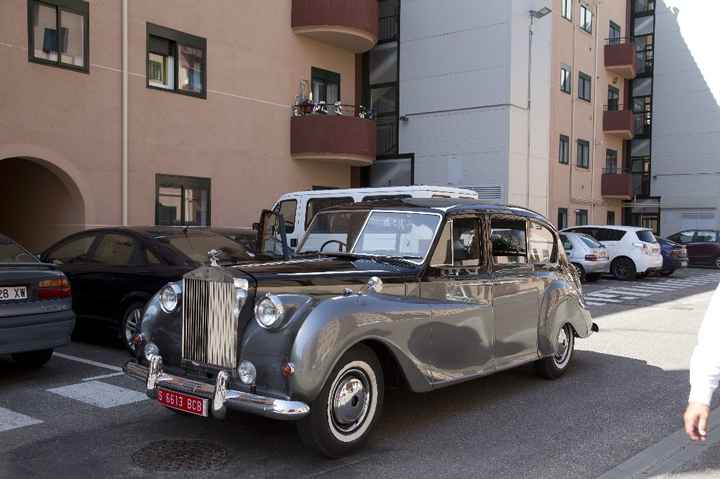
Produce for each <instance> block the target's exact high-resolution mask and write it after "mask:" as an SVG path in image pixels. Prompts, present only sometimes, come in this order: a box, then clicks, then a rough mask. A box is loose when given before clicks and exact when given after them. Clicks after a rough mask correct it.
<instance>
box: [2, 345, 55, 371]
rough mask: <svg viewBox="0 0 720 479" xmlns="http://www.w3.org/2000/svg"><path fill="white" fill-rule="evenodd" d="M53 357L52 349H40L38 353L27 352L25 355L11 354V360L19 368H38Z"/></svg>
mask: <svg viewBox="0 0 720 479" xmlns="http://www.w3.org/2000/svg"><path fill="white" fill-rule="evenodd" d="M52 355H53V350H52V349H41V350H40V351H28V352H25V353H13V354H12V355H11V356H12V358H13V360H14V361H15V362H16V363H18V364H19V365H21V366H26V367H29V368H39V367H41V366H44V365H45V363H47V362H48V361H50V358H51V357H52Z"/></svg>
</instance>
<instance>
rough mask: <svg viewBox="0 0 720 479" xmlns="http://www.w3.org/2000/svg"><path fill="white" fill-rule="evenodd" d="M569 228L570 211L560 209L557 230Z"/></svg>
mask: <svg viewBox="0 0 720 479" xmlns="http://www.w3.org/2000/svg"><path fill="white" fill-rule="evenodd" d="M567 227H568V210H567V208H558V217H557V228H558V229H559V230H562V229H565V228H567Z"/></svg>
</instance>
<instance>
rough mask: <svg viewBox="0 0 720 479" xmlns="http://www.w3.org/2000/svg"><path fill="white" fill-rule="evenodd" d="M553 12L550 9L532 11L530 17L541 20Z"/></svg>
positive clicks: (543, 8)
mask: <svg viewBox="0 0 720 479" xmlns="http://www.w3.org/2000/svg"><path fill="white" fill-rule="evenodd" d="M550 12H552V10H550V9H549V8H548V7H542V8H541V9H540V10H530V16H531V17H533V18H537V19H540V18H542V17H544V16H545V15H547V14H549V13H550Z"/></svg>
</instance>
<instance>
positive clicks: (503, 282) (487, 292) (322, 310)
mask: <svg viewBox="0 0 720 479" xmlns="http://www.w3.org/2000/svg"><path fill="white" fill-rule="evenodd" d="M264 218H266V219H265V220H264V221H262V222H261V224H260V231H259V235H260V238H259V241H258V245H259V248H261V249H263V250H265V249H278V248H280V249H282V248H283V247H284V245H282V240H281V239H278V238H279V237H282V231H281V230H282V228H283V225H284V222H283V220H282V218H273V217H272V215H265V216H264ZM278 244H280V246H278ZM212 255H213V258H214V260H215V261H214V262H213V263H214V264H213V265H211V266H208V267H202V268H199V269H196V270H194V271H192V272H190V273H188V274H186V275H185V277H184V279H183V280H182V282H178V283H171V284H169V285H167V286H166V287H165V288H164V289H162V290H161V291H160V292H159V293H158V294H157V295H156V296H155V297H154V298H153V299H152V301H151V302H150V303H149V305H148V306H147V308H146V311H145V314H144V317H143V320H142V324H141V333H140V335H139V336H138V337H137V338H136V340H137V343H138V346H139V347H138V353H137V354H138V358H137V360H136V361H131V362H129V363H128V364H127V365H126V368H125V370H126V373H127V374H128V375H129V376H131V377H133V378H136V379H139V380H141V381H143V382H144V383H145V384H146V387H147V394H148V395H149V396H150V397H152V398H156V399H157V400H158V401H159V402H160V403H161V404H162V405H164V406H166V407H170V408H173V409H176V410H180V411H183V412H185V413H190V414H196V415H199V416H212V417H216V418H223V417H224V416H225V414H226V412H227V411H228V410H233V411H242V412H248V413H252V414H259V415H262V416H267V417H270V418H275V419H286V420H295V421H297V425H298V430H299V432H300V436H301V437H302V439H303V441H304V442H305V443H306V444H308V445H309V446H312V447H314V448H316V449H317V450H319V451H320V452H321V453H323V454H325V455H327V456H330V457H337V456H341V455H343V454H347V453H348V452H350V451H352V450H353V449H355V448H357V447H358V446H359V445H360V444H361V443H362V442H363V441H364V440H365V439H366V438H367V436H368V434H369V433H370V431H371V429H372V428H373V425H374V424H375V422H376V421H377V419H378V417H379V415H380V410H381V407H382V403H383V394H384V391H385V388H386V387H387V386H388V385H394V384H398V385H407V386H408V387H409V388H410V389H411V390H412V391H415V392H424V391H430V390H433V389H436V388H440V387H444V386H448V385H451V384H455V383H458V382H461V381H467V380H470V379H475V378H478V377H481V376H486V375H488V374H492V373H495V372H497V371H501V370H504V369H508V368H511V367H515V366H518V365H520V364H525V363H530V362H534V363H535V364H536V367H537V371H538V373H539V374H540V375H541V376H543V377H546V378H549V379H554V378H557V377H559V376H560V375H562V374H563V373H564V372H565V371H566V370H567V369H568V367H569V365H570V363H571V360H572V357H573V347H574V344H575V338H576V337H580V338H584V337H587V336H589V335H590V334H591V332H592V331H594V330H597V328H596V327H595V325H594V324H593V323H592V321H591V318H590V314H589V313H588V311H587V309H586V308H585V304H584V302H583V297H582V292H581V289H580V288H581V287H580V284H579V281H578V278H577V276H576V274H575V272H574V269H573V268H572V266H571V265H570V264H569V263H568V261H567V259H566V257H565V253H564V250H563V248H562V244H561V243H560V242H559V238H558V233H557V231H556V230H555V229H554V228H553V227H552V226H551V225H550V223H549V222H548V221H547V220H546V219H545V218H543V217H542V216H541V215H539V214H537V213H534V212H532V211H529V210H526V209H522V208H515V207H508V206H493V205H487V204H482V203H480V202H478V201H476V200H462V199H398V200H383V201H376V202H366V203H356V204H353V205H346V206H337V207H334V208H330V209H326V210H323V211H321V212H320V213H318V214H317V215H316V216H315V218H314V220H313V221H312V223H311V225H310V226H309V228H308V231H307V233H306V235H305V236H304V238H303V239H302V241H301V243H300V245H299V247H298V249H297V252H296V254H295V255H294V257H293V258H291V259H288V260H286V261H278V262H271V263H264V264H243V265H232V264H223V263H222V254H221V252H216V251H213V252H212Z"/></svg>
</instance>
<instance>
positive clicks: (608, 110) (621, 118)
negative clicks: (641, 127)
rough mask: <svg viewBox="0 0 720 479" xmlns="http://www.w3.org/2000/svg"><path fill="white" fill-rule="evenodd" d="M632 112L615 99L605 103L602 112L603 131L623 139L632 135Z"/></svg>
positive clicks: (627, 138)
mask: <svg viewBox="0 0 720 479" xmlns="http://www.w3.org/2000/svg"><path fill="white" fill-rule="evenodd" d="M634 121H635V118H634V114H633V112H632V111H631V110H628V109H625V107H624V105H623V104H621V103H618V102H616V101H613V102H611V103H610V104H608V105H605V111H604V112H603V131H604V132H605V134H607V135H617V136H620V137H621V138H622V139H624V140H631V139H632V138H633V136H634V131H635V130H634Z"/></svg>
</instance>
